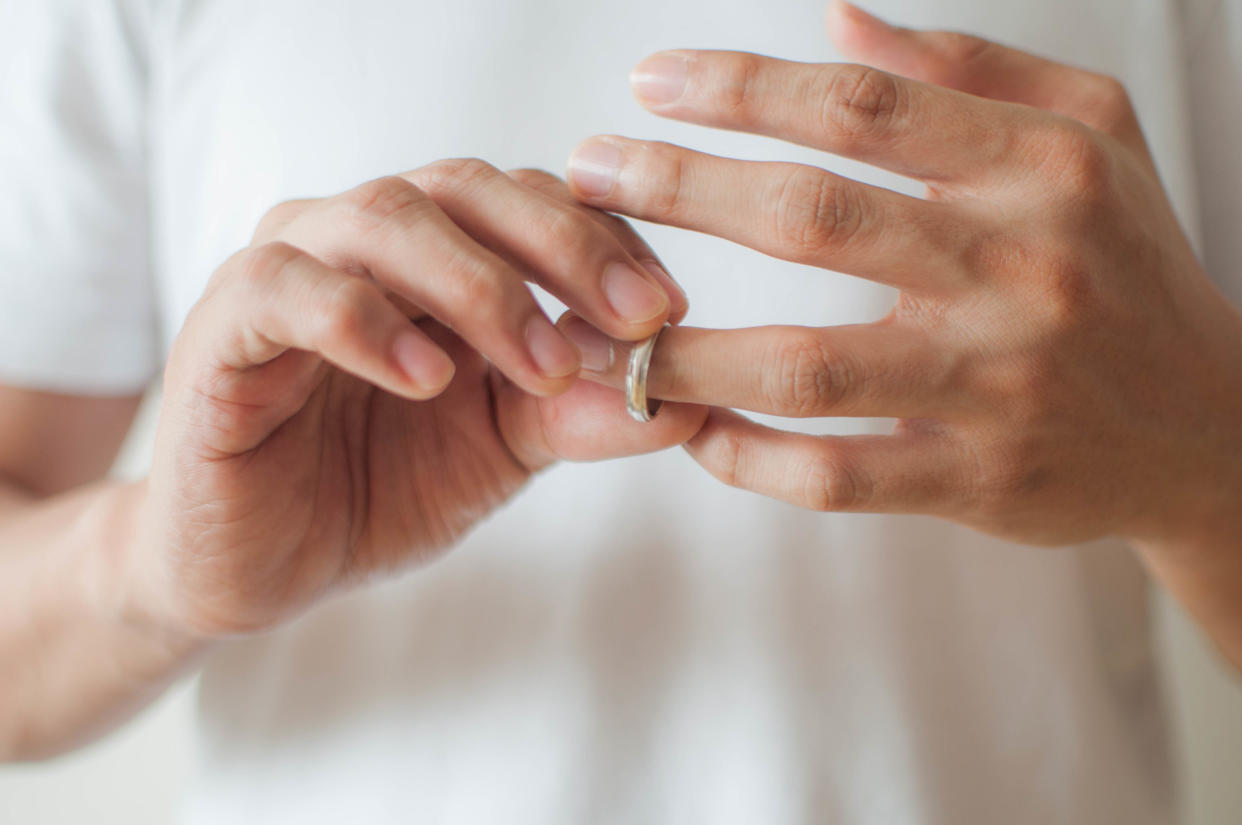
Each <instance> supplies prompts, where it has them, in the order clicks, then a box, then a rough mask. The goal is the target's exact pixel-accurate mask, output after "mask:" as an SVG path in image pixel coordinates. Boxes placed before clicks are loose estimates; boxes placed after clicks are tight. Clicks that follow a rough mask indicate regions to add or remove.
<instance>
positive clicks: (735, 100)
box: [714, 54, 763, 125]
mask: <svg viewBox="0 0 1242 825" xmlns="http://www.w3.org/2000/svg"><path fill="white" fill-rule="evenodd" d="M721 61H722V64H723V65H722V69H723V72H722V74H723V77H722V79H721V82H720V84H719V86H718V87H717V88H718V91H717V93H716V100H715V101H714V102H715V104H716V106H717V107H718V108H719V110H720V111H721V112H723V113H724V114H725V115H726V116H727V117H728V119H729V120H730V121H732V122H734V123H737V124H739V125H745V124H749V123H752V122H754V120H755V117H756V115H757V112H756V111H755V108H756V97H757V96H756V94H755V89H756V80H757V79H758V77H759V74H760V72H761V71H762V68H763V59H762V58H760V57H759V56H758V55H754V54H730V55H722V56H721Z"/></svg>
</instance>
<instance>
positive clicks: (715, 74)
mask: <svg viewBox="0 0 1242 825" xmlns="http://www.w3.org/2000/svg"><path fill="white" fill-rule="evenodd" d="M631 79H632V82H633V85H634V90H635V94H636V95H637V96H638V98H639V100H640V102H642V103H643V105H644V106H646V107H647V108H648V109H650V110H652V111H653V112H655V113H657V114H660V115H663V116H665V117H672V118H676V119H678V120H685V121H689V122H691V123H699V124H702V125H705V126H717V127H721V128H725V129H734V130H738V131H743V132H752V133H755V134H761V135H769V136H771V137H776V138H781V139H784V140H788V141H792V142H794V143H799V144H802V145H804V146H810V147H812V148H816V149H823V150H825V151H828V152H833V153H834V154H838V155H842V156H845V157H850V158H855V159H858V160H862V161H866V162H867V163H871V164H873V165H876V166H880V167H882V168H885V169H889V170H891V171H894V172H897V173H899V174H902V175H907V176H909V177H913V178H918V179H921V180H924V181H927V182H929V183H931V182H936V183H953V182H971V181H978V180H982V179H988V178H989V177H994V176H996V175H998V174H1002V173H1004V172H1006V171H1007V170H1010V169H1012V166H1013V158H1014V155H1015V143H1018V144H1025V143H1026V142H1027V141H1028V140H1029V139H1030V135H1029V132H1030V127H1031V126H1032V124H1038V123H1040V122H1041V117H1040V115H1039V113H1038V112H1035V111H1034V110H1031V109H1029V108H1026V107H1018V106H1013V105H1011V104H1005V103H999V102H996V101H990V100H984V99H982V98H978V97H975V96H972V95H967V94H964V93H962V92H958V91H956V90H952V89H944V88H941V87H938V86H933V85H930V84H927V83H921V82H919V81H916V80H909V79H907V78H902V77H898V76H896V75H892V74H888V73H886V72H882V71H880V70H878V69H872V68H868V67H866V66H855V65H847V64H831V63H829V64H814V63H793V62H790V61H787V60H777V59H775V58H771V57H763V56H761V55H756V54H748V53H744V52H725V51H672V52H660V53H658V54H655V55H653V56H651V57H649V58H647V59H646V60H644V61H643V62H642V63H640V64H639V65H638V66H637V67H636V68H635V69H634V72H633V74H632V75H631ZM1043 117H1045V118H1046V117H1047V116H1046V115H1044V116H1043Z"/></svg>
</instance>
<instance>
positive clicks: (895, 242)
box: [569, 137, 972, 291]
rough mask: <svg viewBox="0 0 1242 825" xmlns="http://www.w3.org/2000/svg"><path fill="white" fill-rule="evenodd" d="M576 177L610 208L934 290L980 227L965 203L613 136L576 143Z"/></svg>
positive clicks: (798, 167)
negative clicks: (974, 225) (928, 198)
mask: <svg viewBox="0 0 1242 825" xmlns="http://www.w3.org/2000/svg"><path fill="white" fill-rule="evenodd" d="M569 180H570V184H571V185H572V187H573V190H574V193H575V194H576V195H577V196H578V197H580V198H582V199H583V200H584V201H585V202H587V203H589V204H591V205H593V206H597V207H600V208H602V209H607V210H609V211H613V212H620V213H622V214H625V215H629V216H631V217H635V218H640V219H643V220H649V221H655V222H658V223H663V224H668V225H671V226H679V227H683V228H686V229H695V230H698V231H700V232H707V233H709V234H711V235H717V236H719V237H722V238H727V239H729V240H733V241H736V242H738V243H741V244H744V245H746V246H749V247H751V248H752V249H756V250H758V251H760V252H764V253H766V254H769V255H773V256H776V257H779V258H784V259H786V260H790V261H795V262H797V263H804V264H810V265H812V266H817V267H821V268H824V269H833V270H837V271H839V272H848V273H850V274H851V275H858V276H860V277H863V278H867V279H869V280H873V281H878V282H880V283H885V284H889V285H891V286H896V287H898V288H902V289H913V290H924V291H926V290H929V289H931V290H936V289H941V288H944V287H950V286H954V285H956V284H957V283H958V281H960V280H961V278H962V277H963V276H962V275H961V274H960V273H961V272H962V267H960V266H959V265H958V263H959V260H960V253H959V250H962V249H964V248H966V247H967V241H968V239H969V235H970V232H971V230H970V227H971V225H972V221H971V220H970V219H969V213H968V212H967V211H966V209H965V208H964V207H962V206H959V205H957V204H953V203H945V202H940V201H924V200H920V199H918V198H912V197H909V196H906V195H902V194H899V193H897V192H893V191H891V190H888V189H882V188H879V187H875V186H868V185H867V184H863V183H859V182H858V181H854V180H850V179H849V178H845V177H841V176H840V175H834V174H832V173H831V172H828V171H826V170H823V169H820V168H818V167H814V166H806V165H803V164H797V163H784V162H759V161H743V160H736V159H733V158H722V157H717V156H715V155H708V154H704V153H702V152H695V151H692V150H690V149H686V148H683V147H681V146H675V145H672V144H669V143H659V142H653V141H640V140H631V139H628V138H619V137H607V138H594V139H592V140H589V141H587V142H585V143H583V144H582V145H580V146H579V147H578V150H577V151H576V152H575V153H574V156H573V157H572V158H571V159H570V163H569Z"/></svg>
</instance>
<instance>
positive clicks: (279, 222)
mask: <svg viewBox="0 0 1242 825" xmlns="http://www.w3.org/2000/svg"><path fill="white" fill-rule="evenodd" d="M308 203H309V201H307V200H290V201H282V202H281V203H278V204H276V205H275V206H273V207H272V208H271V209H269V210H267V212H266V213H265V214H264V215H263V217H262V218H260V219H259V223H258V225H257V226H256V227H255V230H254V235H253V236H252V237H251V241H252V242H254V241H258V240H260V239H263V238H270V237H271V236H273V235H275V234H276V233H277V232H279V231H280V230H281V229H283V228H284V227H286V226H288V225H289V224H291V223H293V221H294V220H295V219H297V217H298V216H299V215H301V214H302V212H304V211H305V210H306V207H307V204H308Z"/></svg>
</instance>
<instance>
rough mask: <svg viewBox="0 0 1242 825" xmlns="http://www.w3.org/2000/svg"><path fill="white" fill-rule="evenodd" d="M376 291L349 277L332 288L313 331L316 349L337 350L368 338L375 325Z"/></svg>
mask: <svg viewBox="0 0 1242 825" xmlns="http://www.w3.org/2000/svg"><path fill="white" fill-rule="evenodd" d="M373 297H374V292H373V290H372V288H371V287H370V286H368V284H367V283H366V282H365V281H363V280H361V279H359V278H349V279H348V280H345V281H343V282H341V283H340V284H338V285H337V286H336V287H334V288H333V289H332V292H331V294H330V295H329V296H328V298H327V300H326V301H324V303H323V304H322V306H321V307H320V308H319V312H318V315H317V317H316V319H315V327H314V330H313V332H312V336H313V341H314V343H315V346H316V348H318V349H320V350H321V351H322V350H323V349H333V348H339V346H340V345H341V344H343V343H345V342H348V341H352V340H356V339H357V338H359V337H360V336H362V335H365V334H366V332H367V330H368V328H369V327H370V326H371V320H372V319H371V313H370V307H371V302H372V298H373Z"/></svg>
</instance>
